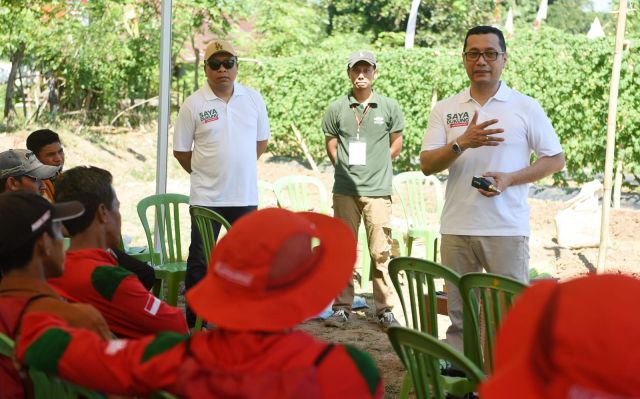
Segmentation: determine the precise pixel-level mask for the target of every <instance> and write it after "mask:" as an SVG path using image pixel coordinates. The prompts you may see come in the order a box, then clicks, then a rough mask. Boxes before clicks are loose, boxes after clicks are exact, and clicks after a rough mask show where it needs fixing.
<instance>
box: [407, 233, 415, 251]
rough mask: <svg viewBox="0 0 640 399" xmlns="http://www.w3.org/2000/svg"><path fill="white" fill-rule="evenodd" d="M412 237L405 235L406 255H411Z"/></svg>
mask: <svg viewBox="0 0 640 399" xmlns="http://www.w3.org/2000/svg"><path fill="white" fill-rule="evenodd" d="M413 239H414V238H413V237H412V236H407V256H411V247H413Z"/></svg>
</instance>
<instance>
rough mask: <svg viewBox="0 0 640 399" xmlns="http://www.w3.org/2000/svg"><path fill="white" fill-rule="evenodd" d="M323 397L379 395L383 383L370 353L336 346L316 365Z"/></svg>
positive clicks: (379, 396)
mask: <svg viewBox="0 0 640 399" xmlns="http://www.w3.org/2000/svg"><path fill="white" fill-rule="evenodd" d="M318 378H319V380H320V382H321V384H320V386H321V389H322V397H323V398H382V397H383V395H384V384H383V383H382V376H381V374H380V370H378V368H377V367H376V364H375V362H374V361H373V358H372V357H371V355H369V354H368V353H366V352H363V351H361V350H359V349H357V348H355V347H354V346H351V345H344V346H343V345H339V346H336V347H334V349H333V350H332V351H331V352H330V353H329V354H328V355H327V357H326V358H325V359H324V360H323V361H322V362H321V363H320V364H319V366H318Z"/></svg>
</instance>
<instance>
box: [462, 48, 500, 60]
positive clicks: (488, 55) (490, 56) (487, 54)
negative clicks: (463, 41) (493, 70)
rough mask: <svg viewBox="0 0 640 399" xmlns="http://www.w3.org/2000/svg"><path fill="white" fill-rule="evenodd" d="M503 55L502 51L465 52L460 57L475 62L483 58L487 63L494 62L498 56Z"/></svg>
mask: <svg viewBox="0 0 640 399" xmlns="http://www.w3.org/2000/svg"><path fill="white" fill-rule="evenodd" d="M500 54H504V51H493V50H490V51H482V52H480V51H465V52H464V53H462V55H463V56H464V57H465V58H466V59H467V60H469V61H477V60H478V58H480V56H483V57H484V59H485V60H487V61H495V60H497V59H498V55H500Z"/></svg>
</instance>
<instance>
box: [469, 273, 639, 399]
mask: <svg viewBox="0 0 640 399" xmlns="http://www.w3.org/2000/svg"><path fill="white" fill-rule="evenodd" d="M639 303H640V280H638V279H637V278H634V277H630V276H625V275H620V274H601V275H588V276H586V277H581V278H576V279H574V280H569V281H566V282H563V283H556V282H555V281H541V282H538V283H535V284H533V285H532V286H531V288H528V289H527V290H526V291H524V293H523V294H522V295H521V296H520V297H519V298H518V299H517V301H516V302H515V304H514V305H513V308H512V309H511V310H510V311H509V313H508V314H507V316H506V317H505V319H504V321H503V322H502V326H501V327H500V330H499V331H498V335H497V337H496V349H495V366H494V370H493V375H491V376H490V377H489V379H488V380H487V381H485V382H484V383H483V384H482V385H481V387H480V397H481V398H489V399H511V398H519V399H637V398H640V373H639V372H638V366H639V365H640V349H639V348H638V341H639V340H640V315H639V314H638V304H639Z"/></svg>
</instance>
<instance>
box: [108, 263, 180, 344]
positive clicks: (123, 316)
mask: <svg viewBox="0 0 640 399" xmlns="http://www.w3.org/2000/svg"><path fill="white" fill-rule="evenodd" d="M112 306H113V308H114V309H117V310H118V312H119V315H118V321H119V323H118V324H119V325H118V328H121V329H122V331H116V330H115V328H116V326H113V325H112V330H114V332H116V333H118V334H121V335H124V336H127V337H134V338H135V337H140V336H143V335H148V334H154V333H157V332H160V331H173V332H177V333H181V334H186V333H187V332H188V328H187V322H186V320H185V317H184V314H183V313H182V310H180V309H179V308H177V307H173V306H170V305H168V304H167V303H165V302H163V301H161V300H160V299H158V298H156V297H155V296H154V295H153V294H152V293H150V292H149V291H147V290H146V289H145V288H144V287H143V286H142V284H141V283H140V281H138V279H137V278H136V277H135V276H134V275H129V276H128V277H126V278H125V279H123V280H122V281H121V283H120V284H119V286H118V288H117V289H116V291H115V294H114V295H113V299H112Z"/></svg>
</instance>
